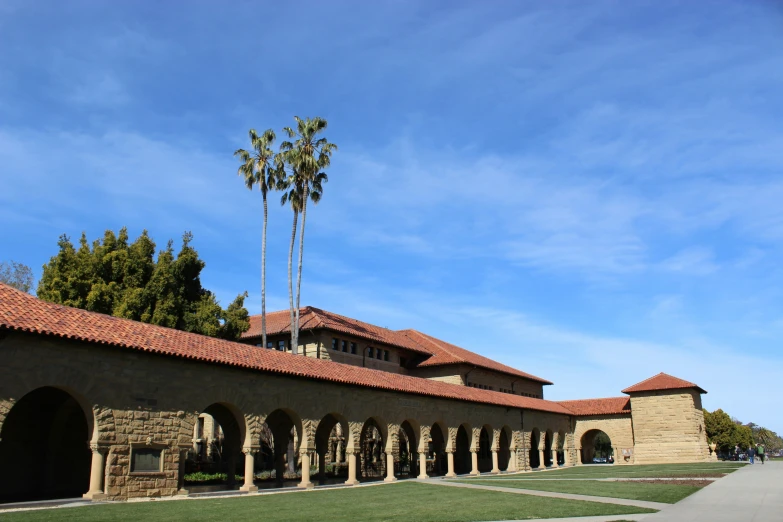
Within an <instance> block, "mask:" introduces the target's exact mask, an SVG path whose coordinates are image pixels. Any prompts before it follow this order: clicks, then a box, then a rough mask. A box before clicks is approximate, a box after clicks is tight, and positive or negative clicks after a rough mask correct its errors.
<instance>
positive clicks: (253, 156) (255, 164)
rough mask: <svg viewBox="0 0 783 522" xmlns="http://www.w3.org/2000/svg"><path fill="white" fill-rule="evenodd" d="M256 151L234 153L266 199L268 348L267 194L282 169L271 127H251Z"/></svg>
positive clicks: (263, 299) (263, 331)
mask: <svg viewBox="0 0 783 522" xmlns="http://www.w3.org/2000/svg"><path fill="white" fill-rule="evenodd" d="M248 134H249V136H250V145H251V146H252V148H253V150H252V152H248V151H246V150H244V149H237V151H236V152H234V156H235V157H237V158H239V160H240V161H241V162H242V163H241V165H240V166H239V169H238V171H237V173H238V174H239V175H240V176H241V177H242V179H243V180H244V182H245V186H246V187H247V188H248V189H249V190H253V187H255V186H257V187H258V188H259V190H260V191H261V197H262V198H263V201H264V223H263V226H262V229H261V343H262V344H261V346H263V347H264V348H266V225H267V221H268V211H267V199H266V198H267V194H268V192H269V191H270V190H275V189H276V188H277V184H278V173H279V170H278V169H277V168H275V163H274V157H275V154H274V153H273V152H272V149H271V148H270V147H271V145H272V143H274V141H275V133H274V131H272V129H267V130H266V131H264V133H263V134H261V135H259V134H258V133H257V132H256V131H255V129H250V131H249V132H248Z"/></svg>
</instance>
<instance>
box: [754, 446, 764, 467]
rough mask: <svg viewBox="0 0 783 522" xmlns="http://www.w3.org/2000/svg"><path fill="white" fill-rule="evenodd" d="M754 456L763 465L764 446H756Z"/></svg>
mask: <svg viewBox="0 0 783 522" xmlns="http://www.w3.org/2000/svg"><path fill="white" fill-rule="evenodd" d="M756 455H758V456H759V459H761V463H762V464H764V456H765V455H764V445H763V444H756Z"/></svg>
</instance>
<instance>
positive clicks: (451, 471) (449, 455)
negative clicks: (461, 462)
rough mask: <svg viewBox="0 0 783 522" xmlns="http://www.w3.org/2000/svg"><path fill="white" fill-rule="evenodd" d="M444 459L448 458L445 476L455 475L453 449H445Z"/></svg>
mask: <svg viewBox="0 0 783 522" xmlns="http://www.w3.org/2000/svg"><path fill="white" fill-rule="evenodd" d="M446 459H447V460H448V464H449V471H448V473H446V476H447V477H456V476H457V474H456V473H454V452H453V451H447V452H446Z"/></svg>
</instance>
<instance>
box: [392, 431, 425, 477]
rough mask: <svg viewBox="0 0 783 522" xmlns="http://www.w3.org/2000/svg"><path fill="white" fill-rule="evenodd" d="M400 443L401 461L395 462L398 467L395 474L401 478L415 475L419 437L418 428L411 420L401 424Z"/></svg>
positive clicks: (398, 436) (399, 453)
mask: <svg viewBox="0 0 783 522" xmlns="http://www.w3.org/2000/svg"><path fill="white" fill-rule="evenodd" d="M397 441H398V444H399V451H398V455H399V457H400V458H399V461H398V462H396V463H395V466H397V469H396V470H395V473H394V474H395V475H397V476H399V477H401V478H411V477H415V476H416V474H417V471H418V467H417V465H418V464H417V462H416V459H417V458H418V442H419V441H418V439H417V437H416V430H415V429H413V426H412V425H411V423H410V422H409V421H407V420H406V421H405V422H403V423H402V424H400V431H399V433H398V434H397Z"/></svg>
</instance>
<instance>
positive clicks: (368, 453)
mask: <svg viewBox="0 0 783 522" xmlns="http://www.w3.org/2000/svg"><path fill="white" fill-rule="evenodd" d="M388 436H389V433H388V425H387V424H386V422H384V421H383V419H381V418H380V417H377V416H372V417H370V418H368V419H367V420H366V421H364V424H363V425H362V428H361V432H360V434H359V460H358V462H357V464H358V466H357V468H358V469H357V474H358V475H359V476H360V477H362V478H364V479H380V478H383V477H384V476H385V475H386V442H387V441H388Z"/></svg>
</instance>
